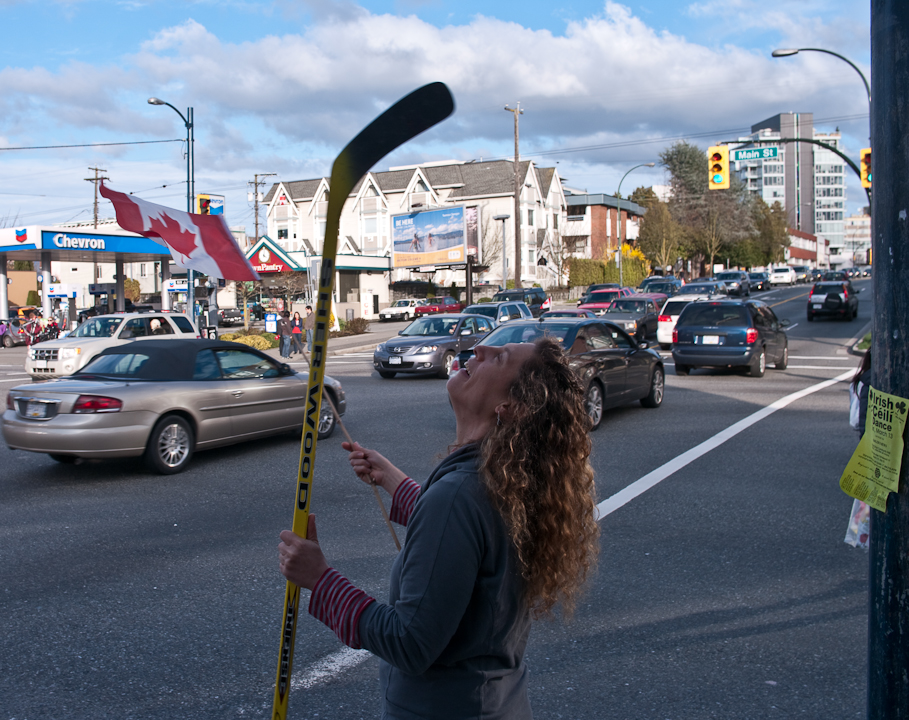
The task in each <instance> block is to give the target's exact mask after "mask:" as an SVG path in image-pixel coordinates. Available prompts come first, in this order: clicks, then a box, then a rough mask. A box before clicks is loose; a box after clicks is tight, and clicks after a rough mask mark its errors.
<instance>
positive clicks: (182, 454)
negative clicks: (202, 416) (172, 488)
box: [145, 415, 195, 475]
mask: <svg viewBox="0 0 909 720" xmlns="http://www.w3.org/2000/svg"><path fill="white" fill-rule="evenodd" d="M194 445H195V441H194V439H193V430H192V428H191V427H190V426H189V423H188V422H186V420H184V419H183V418H181V417H180V416H179V415H167V416H165V417H163V418H161V419H160V420H159V421H158V423H157V424H156V425H155V427H154V429H153V430H152V432H151V437H149V439H148V447H147V448H146V450H145V457H146V460H147V462H148V464H149V465H151V467H152V468H153V469H154V470H156V471H157V472H159V473H161V474H162V475H174V474H176V473H178V472H182V471H183V470H185V469H186V466H187V465H188V464H189V461H190V459H191V458H192V456H193V447H194Z"/></svg>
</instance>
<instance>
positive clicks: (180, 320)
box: [171, 315, 196, 335]
mask: <svg viewBox="0 0 909 720" xmlns="http://www.w3.org/2000/svg"><path fill="white" fill-rule="evenodd" d="M171 320H173V322H174V325H176V326H177V327H178V328H180V332H184V333H192V334H193V335H195V334H196V331H195V329H193V324H192V323H191V322H190V321H189V318H185V317H181V316H179V315H174V316H172V317H171Z"/></svg>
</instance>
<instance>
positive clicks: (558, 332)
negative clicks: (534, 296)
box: [477, 322, 574, 347]
mask: <svg viewBox="0 0 909 720" xmlns="http://www.w3.org/2000/svg"><path fill="white" fill-rule="evenodd" d="M572 327H574V325H573V324H572V325H569V324H567V323H566V324H562V323H552V322H547V323H533V324H529V323H508V324H507V325H502V326H500V327H498V328H496V329H495V330H493V331H492V332H491V333H489V335H487V336H486V337H485V338H483V339H482V340H480V342H479V343H477V344H478V345H491V346H492V347H501V346H502V345H507V344H508V343H527V342H534V341H535V340H537V339H538V338H541V337H544V336H546V337H551V338H555V339H556V340H558V341H559V342H560V343H562V344H563V345H564V343H565V337H566V336H567V335H568V333H569V332H571V328H572Z"/></svg>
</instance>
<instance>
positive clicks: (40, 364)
mask: <svg viewBox="0 0 909 720" xmlns="http://www.w3.org/2000/svg"><path fill="white" fill-rule="evenodd" d="M32 362H33V363H34V366H35V367H36V368H46V367H47V360H33V361H32Z"/></svg>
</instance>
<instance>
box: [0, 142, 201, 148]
mask: <svg viewBox="0 0 909 720" xmlns="http://www.w3.org/2000/svg"><path fill="white" fill-rule="evenodd" d="M172 142H178V143H182V142H184V141H183V140H133V141H132V142H112V143H86V144H84V145H32V146H30V147H0V150H58V149H60V148H82V147H111V146H112V145H154V144H155V143H172Z"/></svg>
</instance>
